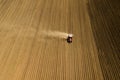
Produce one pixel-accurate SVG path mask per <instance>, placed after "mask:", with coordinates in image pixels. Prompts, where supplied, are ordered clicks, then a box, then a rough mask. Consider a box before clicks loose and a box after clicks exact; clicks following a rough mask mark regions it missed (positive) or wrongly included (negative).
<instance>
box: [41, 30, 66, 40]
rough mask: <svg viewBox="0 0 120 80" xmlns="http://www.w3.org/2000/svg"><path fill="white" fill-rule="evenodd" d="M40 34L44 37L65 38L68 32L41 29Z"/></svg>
mask: <svg viewBox="0 0 120 80" xmlns="http://www.w3.org/2000/svg"><path fill="white" fill-rule="evenodd" d="M41 36H43V37H44V38H46V37H47V38H53V39H56V38H58V39H66V38H67V37H68V33H65V32H60V31H42V32H41Z"/></svg>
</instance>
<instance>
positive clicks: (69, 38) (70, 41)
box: [67, 34, 73, 43]
mask: <svg viewBox="0 0 120 80" xmlns="http://www.w3.org/2000/svg"><path fill="white" fill-rule="evenodd" d="M72 37H73V34H68V37H67V42H68V43H72Z"/></svg>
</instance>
